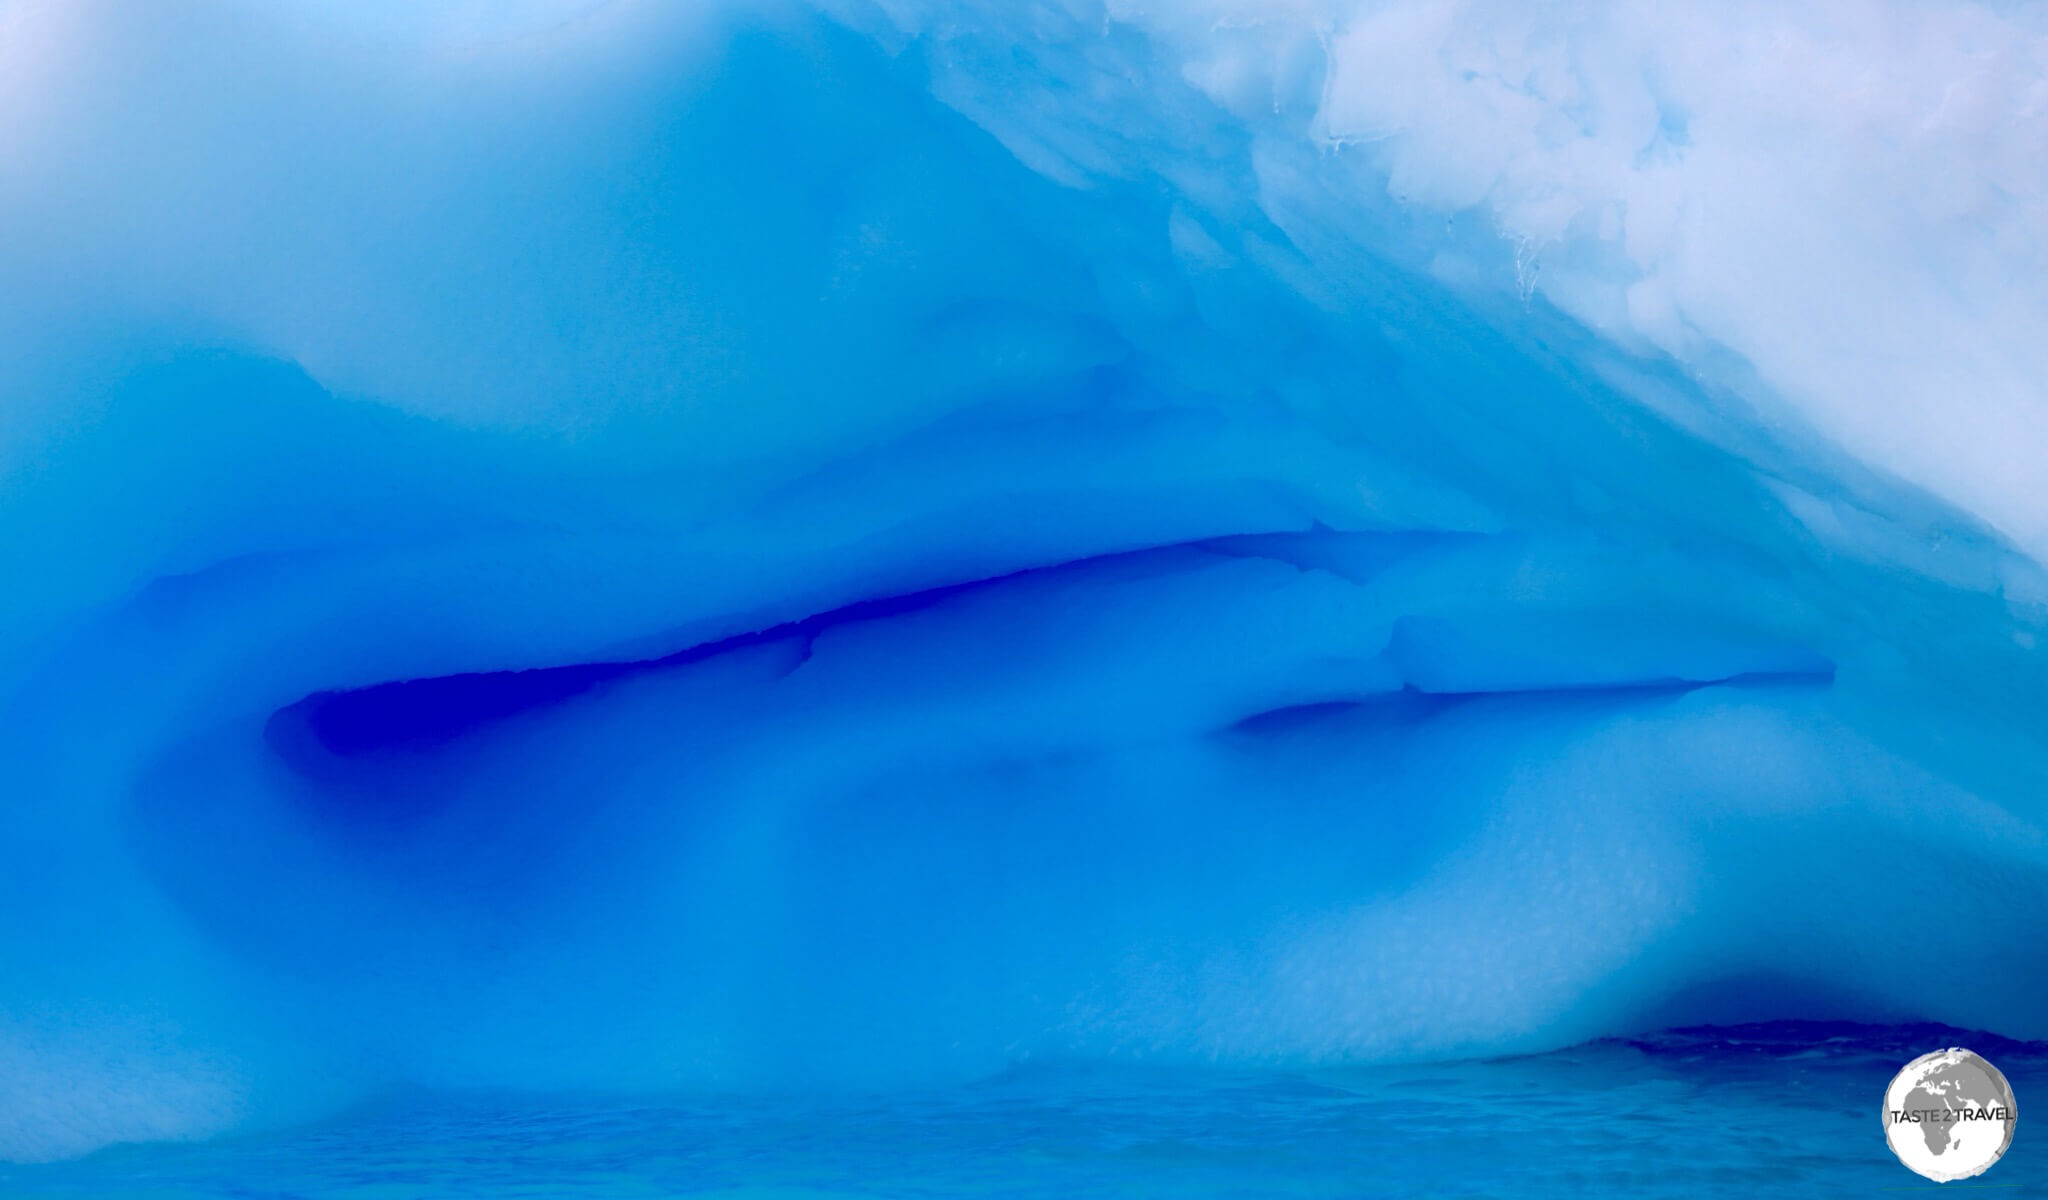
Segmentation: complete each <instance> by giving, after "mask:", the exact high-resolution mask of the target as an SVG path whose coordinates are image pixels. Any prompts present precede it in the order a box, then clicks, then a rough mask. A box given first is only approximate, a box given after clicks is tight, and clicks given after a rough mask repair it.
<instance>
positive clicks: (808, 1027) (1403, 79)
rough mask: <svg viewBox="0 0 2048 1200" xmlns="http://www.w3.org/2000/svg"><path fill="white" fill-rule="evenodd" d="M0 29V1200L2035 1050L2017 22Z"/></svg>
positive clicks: (823, 14) (2042, 1029) (1404, 16)
mask: <svg viewBox="0 0 2048 1200" xmlns="http://www.w3.org/2000/svg"><path fill="white" fill-rule="evenodd" d="M1648 14H1649V10H1646V9H1641V8H1640V6H1636V7H1635V8H1629V9H1624V8H1622V7H1620V6H1614V7H1609V6H1605V5H1599V4H1594V5H1573V6H1569V9H1568V10H1565V9H1559V10H1555V11H1553V10H1552V9H1551V8H1550V7H1549V6H1544V5H1538V6H1533V7H1531V6H1504V5H1493V4H1484V3H1475V4H1465V5H1458V4H1451V5H1446V4H1432V5H1426V6H1425V5H1413V4H1405V3H1393V4H1386V5H1377V6H1370V7H1366V8H1359V9H1355V10H1354V9H1352V8H1349V7H1344V6H1325V5H1316V6H1310V5H1307V4H1291V5H1280V6H1270V7H1260V8H1257V9H1253V8H1252V7H1251V6H1238V5H1234V4H1205V5H1190V6H1171V7H1166V8H1160V9H1153V8H1149V7H1148V8H1145V9H1142V10H1141V9H1139V8H1138V7H1137V6H1132V5H1126V4H1122V3H1117V4H1112V5H1110V6H1109V7H1108V8H1106V9H1104V8H1100V7H1096V6H1094V5H1092V4H1087V3H1081V2H1080V0H1076V2H1075V3H1073V4H1071V5H1061V4H1053V5H1043V6H1029V5H1009V4H993V3H991V4H987V5H985V6H983V5H975V4H955V5H943V6H942V5H936V4H929V5H928V4H922V3H903V4H897V3H888V4H884V5H881V6H879V7H875V6H869V5H866V4H861V3H851V2H850V3H845V4H839V3H834V4H830V5H828V6H826V7H825V8H824V9H813V8H809V7H805V6H801V5H759V6H723V7H721V6H684V5H669V4H656V3H644V4H642V3H626V2H614V3H609V4H603V3H568V2H566V0H564V2H561V3H544V2H541V0H533V2H529V3H521V4H517V5H512V6H509V7H504V8H498V7H494V6H486V5H481V4H458V3H445V4H427V5H411V6H400V5H389V6H383V5H375V4H369V5H342V4H335V3H305V4H298V5H293V4H256V3H238V2H229V0H192V2H191V3H186V4H180V5H155V4H139V3H134V4H129V3H114V2H111V0H87V2H83V3H58V2H54V0H0V118H4V119H0V578H4V579H5V580H7V586H6V587H5V588H4V589H0V706H4V719H0V780H4V781H5V784H4V787H5V792H4V795H0V1158H4V1159H11V1160H40V1159H49V1158H59V1157H65V1156H71V1155H77V1154H80V1153H83V1152H86V1151H89V1150H91V1149H93V1148H95V1147H98V1146H102V1145H106V1144H108V1143H111V1142H117V1141H125V1140H136V1139H164V1138H190V1137H201V1136H206V1135H209V1134H213V1133H218V1132H221V1131H224V1130H228V1129H233V1128H249V1127H255V1126H260V1125H263V1124H266V1123H273V1122H279V1121H286V1120H292V1119H297V1118H301V1117H307V1116H311V1115H314V1114H317V1113H320V1112H324V1111H330V1110H332V1109H334V1108H336V1107H338V1106H341V1105H344V1104H347V1103H349V1102H351V1101H353V1100H355V1099H357V1098H359V1097H362V1096H365V1095H369V1094H373V1093H376V1092H379V1091H382V1090H385V1089H389V1088H392V1087H397V1086H401V1085H423V1086H428V1087H468V1086H500V1085H502V1086H509V1087H515V1088H529V1089H557V1090H560V1089H599V1090H620V1089H661V1090H663V1091H668V1092H677V1091H681V1092H689V1091H693V1090H704V1091H719V1092H721V1093H731V1092H758V1093H777V1092H783V1091H787V1090H790V1089H798V1088H801V1089H805V1090H824V1091H828V1092H830V1091H833V1090H853V1091H861V1090H871V1089H878V1088H879V1089H885V1090H886V1089H892V1088H912V1087H923V1086H927V1085H931V1084H936V1083H944V1082H948V1081H955V1080H963V1079H972V1078H978V1077H983V1076H987V1075H989V1074H991V1073H993V1072H997V1071H1000V1070H1002V1069H1005V1068H1007V1067H1011V1066H1015V1065H1017V1064H1020V1063H1028V1062H1035V1061H1043V1060H1061V1061H1065V1060H1083V1061H1099V1060H1116V1061H1125V1062H1127V1061H1137V1062H1140V1063H1143V1064H1145V1065H1147V1066H1148V1067H1150V1066H1153V1065H1157V1066H1161V1067H1175V1066H1180V1065H1189V1064H1223V1065H1226V1066H1230V1067H1233V1068H1237V1067H1254V1066H1257V1067H1263V1068H1286V1069H1293V1068H1302V1069H1308V1068H1316V1069H1322V1068H1338V1067H1346V1066H1353V1065H1358V1064H1366V1063H1375V1062H1386V1061H1395V1060H1407V1061H1418V1060H1433V1059H1442V1058H1449V1057H1455V1056H1461V1055H1470V1054H1477V1053H1492V1052H1501V1051H1515V1050H1543V1049H1550V1048H1554V1047H1558V1046H1562V1045H1567V1044H1571V1043H1574V1042H1577V1041H1580V1040H1583V1039H1585V1038H1588V1037H1593V1036H1597V1035H1602V1034H1611V1033H1623V1032H1631V1031H1637V1030H1643V1029H1653V1028H1659V1027H1663V1026H1667V1025H1671V1024H1674V1023H1683V1022H1726V1021H1741V1020H1761V1019H1772V1018H1827V1019H1835V1020H1879V1021H1894V1020H1908V1019H1915V1020H1917V1019H1926V1020H1939V1021H1946V1022H1951V1023H1954V1024H1958V1025H1963V1026H1969V1027H1973V1028H1988V1029H1992V1030H1996V1031H1998V1032H2001V1033H2004V1034H2008V1035H2012V1036H2019V1037H2041V1036H2048V1009H2044V1008H2043V1006H2042V1004H2041V1002H2040V999H2039V998H2040V996H2041V995H2042V994H2043V990H2042V989H2043V987H2044V986H2048V960H2044V951H2043V950H2042V949H2041V947H2040V944H2039V941H2038V939H2037V938H2036V937H2035V936H2033V934H2034V931H2037V930H2038V929H2039V928H2041V922H2042V921H2043V919H2044V917H2048V845H2044V841H2043V831H2042V824H2041V820H2042V805H2043V800H2042V797H2043V796H2044V795H2048V791H2044V784H2048V754H2044V745H2043V740H2042V739H2043V732H2042V731H2043V730H2044V729H2048V721H2044V718H2048V711H2044V709H2048V703H2044V702H2048V691H2044V683H2048V678H2044V672H2043V666H2044V663H2043V656H2042V651H2041V649H2040V648H2039V645H2038V639H2039V637H2040V635H2041V632H2042V626H2043V624H2044V620H2048V608H2044V602H2048V589H2044V580H2043V576H2042V573H2041V569H2040V566H2039V559H2040V555H2041V554H2042V552H2043V551H2044V550H2048V504H2044V502H2043V501H2044V496H2043V493H2042V490H2041V484H2040V482H2039V479H2038V471H2037V470H2036V464H2038V463H2039V462H2040V461H2042V457H2043V452H2044V451H2048V431H2044V425H2043V413H2044V411H2048V410H2044V408H2043V404H2044V399H2043V396H2044V390H2043V389H2044V377H2048V371H2044V358H2043V355H2044V353H2048V351H2044V347H2048V320H2044V314H2048V290H2044V289H2048V284H2044V282H2043V281H2044V279H2048V271H2044V270H2043V269H2042V268H2043V266H2044V263H2043V255H2044V250H2043V245H2044V237H2048V233H2044V230H2048V225H2044V215H2043V214H2044V212H2048V201H2044V191H2048V189H2044V185H2043V177H2044V171H2048V166H2044V164H2048V154H2044V153H2043V151H2044V146H2043V136H2044V135H2043V121H2044V112H2048V108H2044V104H2048V99H2044V96H2048V93H2044V86H2048V85H2044V83H2043V78H2044V65H2043V64H2044V57H2048V50H2044V45H2048V43H2044V41H2043V35H2042V26H2041V22H2040V21H2039V20H2038V13H2037V12H2036V11H2035V10H2031V9H2025V8H2019V7H2015V8H1985V9H1979V8H1960V7H1952V6H1942V5H1937V6H1931V7H1930V6H1924V5H1915V6H1907V5H1904V4H1898V5H1885V4H1876V3H1871V4H1858V5H1838V6H1805V7H1802V8H1801V9H1800V12H1799V13H1798V14H1794V15H1787V14H1785V13H1781V12H1779V11H1778V9H1777V7H1776V6H1765V5H1747V4H1737V5H1734V6H1706V5H1700V6H1694V7H1680V8H1677V9H1659V10H1657V14H1656V15H1655V16H1654V17H1652V16H1650V15H1648Z"/></svg>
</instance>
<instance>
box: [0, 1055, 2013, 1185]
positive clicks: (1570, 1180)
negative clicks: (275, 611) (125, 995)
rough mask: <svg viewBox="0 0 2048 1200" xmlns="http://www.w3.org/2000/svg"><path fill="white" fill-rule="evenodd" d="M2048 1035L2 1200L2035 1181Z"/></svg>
mask: <svg viewBox="0 0 2048 1200" xmlns="http://www.w3.org/2000/svg"><path fill="white" fill-rule="evenodd" d="M1949 1044H1963V1045H1969V1046H1971V1047H1972V1048H1973V1049H1976V1050H1978V1051H1979V1052H1980V1053H1983V1054H1985V1055H1986V1056H1987V1057H1988V1058H1990V1059H1991V1060H1992V1061H1993V1062H1994V1063H1995V1064H1996V1065H1997V1066H1998V1067H1999V1068H2000V1069H2001V1070H2003V1071H2004V1072H2005V1074H2006V1075H2007V1077H2008V1078H2009V1079H2010V1081H2011V1083H2012V1086H2013V1089H2014V1092H2015V1094H2016V1096H2017V1099H2018V1102H2019V1107H2020V1109H2021V1111H2022V1115H2023V1119H2022V1121H2021V1123H2020V1126H2019V1129H2018V1133H2017V1135H2016V1136H2015V1139H2014V1142H2013V1145H2012V1148H2011V1149H2010V1150H2009V1151H2008V1152H2007V1154H2006V1156H2005V1157H2004V1158H2003V1159H2002V1160H2000V1161H1999V1162H1998V1163H1997V1164H1995V1165H1994V1166H1993V1167H1992V1168H1991V1169H1990V1170H1989V1171H1987V1172H1986V1173H1985V1174H1983V1175H1981V1176H1978V1177H1977V1178H1975V1179H1971V1180H1968V1181H1965V1182H1962V1183H1956V1184H1949V1185H1936V1184H1931V1183H1928V1182H1927V1181H1925V1180H1922V1179H1920V1178H1919V1177H1918V1176H1915V1175H1913V1174H1911V1173H1909V1172H1908V1171H1907V1170H1906V1169H1905V1168H1904V1167H1903V1166H1901V1165H1900V1164H1899V1162H1898V1161H1897V1160H1896V1159H1895V1158H1893V1157H1892V1154H1891V1152H1890V1151H1889V1150H1888V1149H1886V1146H1885V1142H1884V1137H1883V1134H1882V1131H1881V1128H1880V1121H1879V1108H1880V1104H1881V1099H1882V1096H1883V1092H1884V1087H1885V1084H1886V1083H1887V1082H1888V1081H1889V1080H1890V1078H1891V1076H1892V1074H1893V1073H1894V1072H1896V1071H1897V1070H1898V1068H1899V1067H1900V1066H1901V1065H1903V1064H1904V1063H1905V1062H1906V1061H1908V1060H1909V1059H1910V1058H1911V1057H1913V1056H1914V1055H1916V1054H1918V1053H1921V1052H1923V1051H1925V1050H1927V1049H1929V1048H1936V1047H1940V1046H1945V1045H1949ZM2044 1083H2048V1045H2042V1044H2040V1043H2021V1042H2012V1041H2009V1040H2007V1039H2003V1038H1999V1037H1995V1036H1992V1035H1988V1034H1973V1033H1968V1032H1965V1031H1961V1030H1955V1029H1949V1028H1946V1027H1942V1026H1930V1025H1916V1026H1853V1025H1837V1024H1822V1023H1810V1022H1778V1023H1771V1024H1766V1025H1749V1026H1731V1027H1723V1028H1699V1029H1685V1030H1674V1031H1669V1032H1665V1033H1661V1034H1656V1035H1651V1036H1645V1037H1638V1038H1621V1039H1605V1040H1601V1041H1597V1042H1591V1043H1588V1044H1586V1045H1583V1046H1579V1047H1575V1048H1572V1049H1569V1050H1561V1051H1556V1052H1553V1053H1549V1054H1540V1055H1530V1056H1522V1057H1512V1058H1495V1059H1486V1060H1478V1061H1468V1062H1455V1063H1441V1064H1426V1065H1406V1066H1388V1067H1356V1068H1348V1069H1331V1070H1321V1071H1293V1070H1243V1069H1232V1070H1225V1069H1203V1068H1183V1069H1149V1068H1141V1067H1114V1066H1083V1065H1063V1066H1025V1067H1020V1068H1018V1069H1015V1070H1012V1071H1010V1072H1008V1073H1006V1074H1003V1075H1001V1076H998V1077H995V1078H990V1079H987V1080H983V1081H980V1082H977V1083H973V1084H969V1085H966V1086H960V1087H951V1088H944V1089H934V1090H926V1091H909V1092H892V1093H890V1094H888V1095H886V1096H873V1097H859V1096H838V1097H832V1098H808V1097H796V1096H792V1097H783V1098H762V1097H753V1098H745V1099H718V1098H688V1099H683V1098H652V1097H636V1098H626V1097H610V1098H607V1097H602V1096H592V1095H559V1094H556V1095H548V1094H539V1095H536V1094H512V1093H461V1094H427V1093H422V1094H409V1095H399V1096H391V1097H387V1098H386V1099H384V1100H382V1101H380V1102H378V1103H375V1104H372V1105H369V1106H365V1107H363V1108H360V1109H358V1110H356V1111H354V1112H351V1113H349V1114H347V1115H345V1116H342V1117H339V1118H336V1119H334V1120H331V1121H328V1122H325V1123H322V1124H319V1125H315V1126H311V1127H307V1128H299V1129H289V1130H281V1131H274V1132H269V1133H263V1134H255V1135H246V1136H240V1137H231V1138H223V1139H220V1140H216V1141H209V1142H200V1143H194V1144H182V1145H131V1146H119V1147H113V1148H110V1149H107V1150H103V1151H100V1152H99V1153H97V1154H94V1155H91V1156H89V1157H87V1158H85V1159H82V1160H78V1161H74V1162H69V1163H61V1164H52V1165H47V1166H40V1167H8V1168H0V1191H4V1193H5V1194H6V1195H8V1196H10V1197H22V1198H24V1200H26V1198H28V1197H74V1196H152V1197H202V1196H204V1197H212V1196H224V1197H225V1196H234V1197H276V1198H280V1200H282V1198H286V1197H303V1198H307V1200H311V1198H314V1197H337V1198H338V1197H351V1198H359V1200H370V1198H378V1200H382V1198H385V1197H415V1196H434V1197H441V1196H479V1197H484V1196H488V1197H515V1196H517V1197H570V1196H589V1197H611V1196H621V1197H624V1196H635V1197H639V1196H730V1197H741V1196H747V1197H816V1198H823V1197H879V1196H905V1197H909V1196H918V1197H922V1196H1045V1197H1062V1198H1069V1200H1071V1198H1075V1197H1087V1196H1103V1197H1134V1196H1273V1197H1280V1196H1287V1197H1294V1196H1302V1197H1307V1196H1411V1195H1413V1196H1424V1195H1426V1196H1472V1197H1480V1196H1487V1197H1493V1196H1498V1197H1542V1196H1585V1195H1604V1194H1614V1195H1630V1196H1674V1197H1676V1196H1728V1195H1734V1194H1744V1193H1747V1194H1754V1195H1805V1196H1853V1195H1876V1194H1891V1193H1892V1192H1903V1191H1912V1190H1918V1189H1928V1190H1932V1189H1936V1188H1942V1189H1943V1190H1960V1189H1965V1188H1970V1189H1988V1190H1997V1191H2010V1192H2014V1193H2024V1192H2029V1191H2033V1190H2034V1189H2037V1188H2040V1187H2042V1186H2044V1185H2048V1146H2044V1144H2043V1143H2042V1142H2041V1141H2040V1139H2039V1138H2038V1137H2032V1136H2029V1135H2030V1133H2033V1132H2034V1131H2032V1130H2030V1129H2029V1128H2028V1125H2027V1123H2026V1121H2025V1120H2024V1114H2025V1111H2026V1109H2027V1108H2028V1098H2029V1096H2040V1095H2048V1090H2044V1089H2043V1087H2042V1085H2043V1084H2044Z"/></svg>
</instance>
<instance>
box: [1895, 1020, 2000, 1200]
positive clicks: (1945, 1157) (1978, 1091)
mask: <svg viewBox="0 0 2048 1200" xmlns="http://www.w3.org/2000/svg"><path fill="white" fill-rule="evenodd" d="M2018 1122H2019V1109H2018V1108H2017V1107H2016V1106H2015V1105H2014V1104H2013V1098H2012V1085H2011V1084H2009V1083H2007V1082H2006V1081H2005V1076H2004V1075H2002V1074H2000V1073H1999V1070H1998V1068H1997V1067H1994V1066H1992V1065H1991V1064H1990V1063H1989V1062H1987V1061H1986V1060H1985V1059H1984V1058H1983V1056H1981V1055H1978V1054H1975V1053H1972V1052H1971V1051H1968V1050H1964V1049H1962V1048H1960V1047H1951V1048H1949V1049H1947V1050H1936V1051H1935V1052H1934V1053H1932V1054H1923V1055H1921V1056H1920V1057H1918V1058H1916V1059H1914V1060H1913V1061H1912V1062H1909V1063H1907V1064H1906V1065H1905V1067H1903V1068H1902V1069H1901V1070H1900V1071H1899V1073H1898V1074H1897V1075H1894V1076H1892V1082H1891V1086H1890V1087H1887V1088H1886V1089H1885V1090H1884V1140H1885V1141H1886V1142H1889V1143H1890V1144H1891V1148H1892V1153H1893V1154H1896V1155H1898V1156H1899V1161H1900V1162H1902V1163H1905V1164H1906V1166H1908V1167H1910V1168H1911V1169H1912V1170H1914V1171H1915V1172H1917V1173H1919V1174H1921V1175H1924V1176H1926V1177H1927V1178H1929V1179H1932V1180H1934V1181H1935V1182H1937V1183H1947V1182H1949V1181H1950V1180H1955V1179H1968V1178H1969V1177H1971V1176H1972V1175H1981V1174H1983V1173H1984V1171H1985V1170H1986V1169H1988V1168H1989V1167H1990V1166H1991V1164H1992V1163H1995V1162H1997V1161H1998V1160H1999V1159H2000V1158H2001V1157H2003V1156H2004V1154H2005V1150H2006V1147H2008V1146H2010V1145H2012V1131H2013V1126H2015V1125H2016V1124H2018Z"/></svg>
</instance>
